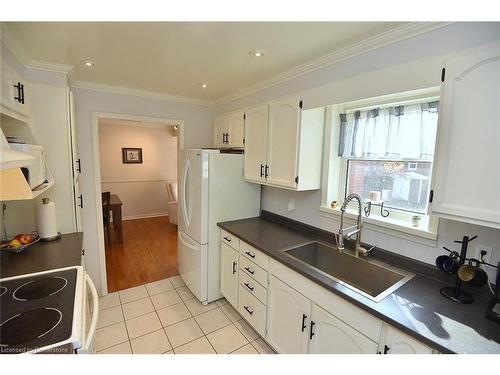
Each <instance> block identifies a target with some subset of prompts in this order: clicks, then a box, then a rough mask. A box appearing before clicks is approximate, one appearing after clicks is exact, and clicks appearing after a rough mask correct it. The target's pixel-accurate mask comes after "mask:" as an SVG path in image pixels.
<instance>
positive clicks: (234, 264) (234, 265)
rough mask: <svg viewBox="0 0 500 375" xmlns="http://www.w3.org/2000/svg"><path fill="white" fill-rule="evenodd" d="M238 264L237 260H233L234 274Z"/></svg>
mask: <svg viewBox="0 0 500 375" xmlns="http://www.w3.org/2000/svg"><path fill="white" fill-rule="evenodd" d="M237 265H238V264H237V263H236V262H233V275H234V274H235V273H236V266H237Z"/></svg>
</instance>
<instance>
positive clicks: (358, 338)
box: [309, 304, 378, 354]
mask: <svg viewBox="0 0 500 375" xmlns="http://www.w3.org/2000/svg"><path fill="white" fill-rule="evenodd" d="M310 326H312V328H310V330H312V335H311V332H310V333H309V335H310V342H309V353H312V354H376V353H377V348H378V345H377V344H376V343H375V342H373V341H372V340H370V339H369V338H367V337H365V336H363V335H362V334H361V333H359V332H358V331H356V330H355V329H354V328H352V327H351V326H349V325H347V324H346V323H344V322H343V321H341V320H340V319H338V318H337V317H335V316H333V315H332V314H330V313H329V312H327V311H326V310H323V309H322V308H321V307H319V306H316V305H314V304H313V306H312V313H311V323H310Z"/></svg>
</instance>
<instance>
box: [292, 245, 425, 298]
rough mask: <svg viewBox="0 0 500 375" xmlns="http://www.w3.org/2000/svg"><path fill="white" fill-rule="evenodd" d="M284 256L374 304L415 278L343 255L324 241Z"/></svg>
mask: <svg viewBox="0 0 500 375" xmlns="http://www.w3.org/2000/svg"><path fill="white" fill-rule="evenodd" d="M285 253H286V254H287V255H289V256H290V257H292V258H294V259H296V260H298V261H299V262H301V263H302V264H304V265H306V266H308V267H310V268H312V269H314V270H316V271H318V272H320V273H321V274H323V275H325V276H327V277H329V278H330V279H333V280H334V281H336V282H338V283H340V284H342V285H344V286H346V287H348V288H350V289H352V290H354V291H355V292H357V293H359V294H362V295H363V296H365V297H367V298H369V299H371V300H372V301H375V302H380V301H381V300H382V299H384V298H385V297H387V296H388V295H389V294H391V293H392V292H394V291H395V290H396V289H398V288H399V287H401V286H402V285H404V284H405V283H407V282H408V281H409V280H410V279H411V278H412V277H413V276H415V275H414V274H412V273H409V272H406V271H403V270H400V269H396V268H393V267H391V266H388V265H385V264H381V263H379V262H374V261H369V260H366V259H362V258H356V257H354V256H352V255H350V254H348V253H345V252H344V253H340V252H338V251H337V249H335V248H333V247H330V246H327V245H325V244H322V243H321V242H311V243H308V244H305V245H302V246H299V247H295V248H293V249H289V250H285Z"/></svg>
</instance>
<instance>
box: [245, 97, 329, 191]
mask: <svg viewBox="0 0 500 375" xmlns="http://www.w3.org/2000/svg"><path fill="white" fill-rule="evenodd" d="M302 104H303V103H302V100H301V99H300V97H299V96H298V95H293V96H289V97H285V98H281V99H277V100H274V101H272V102H270V103H269V104H268V105H267V115H266V105H265V104H263V105H260V106H256V107H252V108H249V109H248V110H247V111H246V117H247V121H246V122H245V132H246V136H245V178H246V179H247V180H248V181H251V182H257V183H261V184H264V185H271V186H276V187H283V188H287V189H291V190H297V191H300V190H313V189H319V188H320V182H321V162H322V157H323V131H324V122H325V109H324V108H316V109H310V110H302ZM266 118H267V123H266ZM248 151H249V152H248Z"/></svg>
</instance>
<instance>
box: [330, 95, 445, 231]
mask: <svg viewBox="0 0 500 375" xmlns="http://www.w3.org/2000/svg"><path fill="white" fill-rule="evenodd" d="M437 93H438V91H436V89H432V90H431V89H430V90H420V91H416V92H410V93H405V94H400V95H391V96H388V97H380V98H375V99H370V100H364V101H359V102H351V103H345V104H342V105H335V106H332V107H331V108H330V122H331V124H330V125H331V126H330V129H329V130H330V132H329V133H330V134H329V135H330V137H329V138H328V137H327V140H328V141H329V142H330V144H329V145H325V146H328V147H325V150H326V152H327V153H329V156H330V157H329V163H327V166H326V173H327V175H326V176H328V178H327V179H326V180H327V183H326V185H327V186H325V189H324V190H325V191H324V192H323V203H322V211H325V212H330V213H335V214H339V213H340V212H339V211H340V206H341V205H342V202H343V201H344V199H345V197H346V196H347V195H349V194H350V193H356V194H359V195H360V197H361V199H362V200H363V219H364V220H365V222H367V223H372V224H375V225H383V224H388V225H390V227H391V228H393V229H396V230H401V229H403V231H405V232H410V233H413V234H415V233H417V234H418V233H419V232H428V233H427V235H424V236H427V237H429V238H431V237H432V235H433V232H435V230H434V222H433V220H430V217H429V216H428V215H427V210H428V202H429V194H430V187H431V179H432V162H433V158H434V149H435V142H436V131H437V124H438V107H439V97H438V95H437ZM349 213H352V214H354V211H350V210H349V207H348V210H347V214H349ZM348 216H349V215H348ZM383 226H384V225H383Z"/></svg>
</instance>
